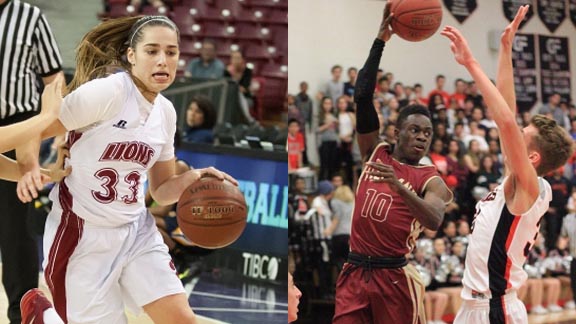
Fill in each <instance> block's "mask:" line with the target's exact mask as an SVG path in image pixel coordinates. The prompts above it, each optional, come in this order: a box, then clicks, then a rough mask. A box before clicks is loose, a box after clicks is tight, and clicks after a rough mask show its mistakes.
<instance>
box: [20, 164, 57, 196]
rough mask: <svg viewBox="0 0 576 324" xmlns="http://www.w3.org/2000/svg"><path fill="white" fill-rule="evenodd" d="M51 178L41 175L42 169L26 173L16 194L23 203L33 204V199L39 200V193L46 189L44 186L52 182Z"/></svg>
mask: <svg viewBox="0 0 576 324" xmlns="http://www.w3.org/2000/svg"><path fill="white" fill-rule="evenodd" d="M50 181H51V179H50V177H49V176H47V175H45V174H42V173H40V168H35V169H34V170H31V171H28V172H26V173H25V174H24V175H23V176H22V178H20V180H19V181H18V185H17V186H16V194H17V195H18V199H20V200H21V201H22V202H24V203H27V202H31V201H32V199H34V198H38V191H40V190H42V188H44V184H45V183H47V182H50Z"/></svg>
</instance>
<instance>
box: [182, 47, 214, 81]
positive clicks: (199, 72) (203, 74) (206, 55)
mask: <svg viewBox="0 0 576 324" xmlns="http://www.w3.org/2000/svg"><path fill="white" fill-rule="evenodd" d="M184 75H185V76H187V77H192V78H203V79H220V78H222V77H223V76H224V63H222V61H220V59H218V58H216V43H215V42H213V41H211V40H208V39H205V40H204V41H203V42H202V48H201V49H200V57H197V58H195V59H193V60H192V61H190V63H189V64H188V66H187V67H186V72H185V73H184Z"/></svg>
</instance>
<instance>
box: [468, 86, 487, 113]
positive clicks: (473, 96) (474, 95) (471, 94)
mask: <svg viewBox="0 0 576 324" xmlns="http://www.w3.org/2000/svg"><path fill="white" fill-rule="evenodd" d="M468 99H470V100H472V102H473V103H474V106H476V107H482V108H485V107H484V98H483V97H482V95H481V94H480V92H478V87H477V86H476V82H474V80H472V81H470V82H468V94H467V95H466V100H468Z"/></svg>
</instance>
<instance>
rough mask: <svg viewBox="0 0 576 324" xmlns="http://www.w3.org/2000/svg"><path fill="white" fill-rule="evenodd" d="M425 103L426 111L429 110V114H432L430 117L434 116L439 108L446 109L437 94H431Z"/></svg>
mask: <svg viewBox="0 0 576 324" xmlns="http://www.w3.org/2000/svg"><path fill="white" fill-rule="evenodd" d="M427 102H428V110H430V114H432V117H434V116H435V115H436V111H437V110H438V109H439V107H444V108H446V104H444V98H443V97H442V95H441V94H439V93H433V94H431V95H430V97H428V100H427Z"/></svg>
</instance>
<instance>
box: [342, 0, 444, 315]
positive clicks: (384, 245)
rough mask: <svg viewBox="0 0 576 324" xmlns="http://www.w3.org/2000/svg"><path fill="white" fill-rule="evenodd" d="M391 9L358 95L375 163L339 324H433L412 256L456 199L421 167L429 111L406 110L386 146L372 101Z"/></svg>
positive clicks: (362, 189)
mask: <svg viewBox="0 0 576 324" xmlns="http://www.w3.org/2000/svg"><path fill="white" fill-rule="evenodd" d="M389 12H390V3H388V4H387V5H386V9H385V11H384V18H383V20H382V24H381V25H380V30H379V33H378V38H377V39H376V40H374V43H373V45H372V48H371V50H370V54H369V56H368V59H367V60H366V63H365V64H364V67H363V68H362V70H361V71H360V73H359V74H358V80H357V83H356V88H355V93H354V101H355V102H356V104H357V111H356V116H357V131H358V144H359V146H360V151H361V154H362V157H363V159H364V160H366V158H368V160H367V162H366V165H365V167H364V170H363V171H362V175H361V177H360V179H359V182H358V188H357V191H356V200H355V207H354V211H353V220H352V232H351V236H350V250H351V251H350V254H349V257H348V262H347V263H346V264H344V267H343V269H342V272H341V274H340V277H339V278H338V283H337V286H336V312H335V315H334V320H333V323H337V324H340V323H425V317H424V307H423V293H424V285H423V284H422V283H421V281H420V278H419V275H418V273H417V271H416V270H415V269H414V268H413V267H412V266H411V265H408V262H407V261H406V258H405V255H406V254H408V253H410V251H411V250H412V248H413V247H414V241H415V239H416V238H417V237H418V234H419V233H420V231H421V229H422V226H421V224H422V225H424V226H425V227H428V228H430V229H434V230H435V229H437V228H438V227H439V226H440V224H441V223H442V219H443V217H444V206H445V203H446V202H449V201H450V200H451V199H452V193H451V192H450V190H449V189H448V188H447V187H446V185H445V184H444V182H443V181H442V179H441V178H440V177H439V174H438V172H437V171H436V169H435V168H434V167H433V166H420V165H419V161H420V159H421V158H422V157H423V156H424V155H425V154H426V152H427V151H428V148H429V147H430V142H431V139H432V123H431V121H430V114H429V112H428V109H427V108H426V107H424V106H419V105H411V106H407V107H404V108H402V109H401V110H400V113H399V116H398V119H397V121H396V126H397V127H396V130H395V140H396V141H397V144H396V145H395V147H394V148H393V149H392V148H391V146H390V145H389V144H387V143H378V142H379V139H378V130H379V126H380V125H379V122H378V116H377V114H376V110H375V109H374V106H373V101H372V100H373V94H374V88H375V81H376V73H377V70H378V65H379V63H380V58H381V56H382V51H383V49H384V45H385V42H387V41H388V40H389V39H390V36H391V34H392V32H391V30H390V29H389V27H388V25H389V23H390V18H391V17H392V15H391V14H389ZM370 151H372V154H369V152H370Z"/></svg>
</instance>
